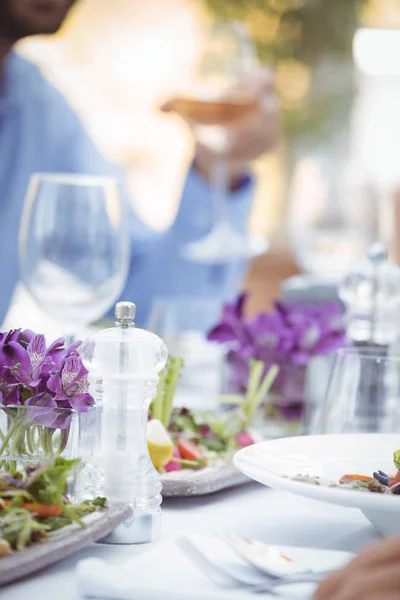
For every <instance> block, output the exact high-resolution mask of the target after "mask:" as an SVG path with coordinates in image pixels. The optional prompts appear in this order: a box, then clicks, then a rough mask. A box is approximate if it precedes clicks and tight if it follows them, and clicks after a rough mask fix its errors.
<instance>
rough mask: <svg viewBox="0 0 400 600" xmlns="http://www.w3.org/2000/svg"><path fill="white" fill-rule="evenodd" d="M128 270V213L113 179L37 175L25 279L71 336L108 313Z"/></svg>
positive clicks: (23, 247) (25, 225)
mask: <svg viewBox="0 0 400 600" xmlns="http://www.w3.org/2000/svg"><path fill="white" fill-rule="evenodd" d="M128 265H129V231H128V227H127V214H126V208H125V204H124V202H123V200H122V198H121V197H120V194H119V191H118V183H117V181H116V180H115V179H113V178H107V177H95V176H89V175H74V174H61V173H58V174H57V173H56V174H50V173H49V174H47V173H36V174H34V175H33V176H32V177H31V180H30V183H29V187H28V191H27V195H26V199H25V207H24V211H23V216H22V221H21V230H20V267H21V278H22V282H23V283H24V285H25V286H26V288H27V290H28V291H29V293H30V294H31V296H32V297H33V299H34V300H35V301H36V303H37V304H38V305H39V307H40V308H41V309H42V310H44V311H45V312H46V313H48V314H49V315H50V316H52V317H54V318H56V319H57V320H58V321H59V322H60V324H62V327H63V328H64V333H65V334H66V335H67V337H73V336H74V335H75V334H76V333H77V332H78V331H79V330H80V329H81V328H83V327H85V326H87V325H89V324H91V323H93V322H95V321H96V320H98V319H100V318H101V317H102V316H104V315H105V314H106V313H107V311H108V310H109V309H110V308H111V307H112V305H113V304H114V302H115V301H116V300H117V299H118V297H119V296H120V294H121V292H122V289H123V286H124V284H125V280H126V277H127V273H128Z"/></svg>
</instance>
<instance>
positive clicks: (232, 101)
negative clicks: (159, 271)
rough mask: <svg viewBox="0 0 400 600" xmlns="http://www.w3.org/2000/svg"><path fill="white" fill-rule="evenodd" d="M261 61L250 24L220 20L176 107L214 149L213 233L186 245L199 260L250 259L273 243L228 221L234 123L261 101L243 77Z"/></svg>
mask: <svg viewBox="0 0 400 600" xmlns="http://www.w3.org/2000/svg"><path fill="white" fill-rule="evenodd" d="M259 69H260V65H259V62H258V59H257V56H256V53H255V49H254V46H253V43H252V41H251V38H250V36H249V34H248V31H247V29H246V26H245V24H243V23H238V22H233V23H231V22H228V23H217V24H215V25H214V26H213V27H211V28H210V30H209V31H208V34H207V35H206V36H205V42H204V51H203V53H202V55H201V57H200V60H199V61H198V64H197V66H196V69H195V72H194V76H193V81H190V82H189V84H188V85H186V86H184V87H183V91H182V93H181V95H180V96H178V97H177V98H175V100H174V108H175V110H176V111H177V112H178V113H180V114H181V115H182V116H183V117H184V118H185V119H186V120H187V121H188V122H189V123H190V124H191V126H192V129H193V131H194V135H195V137H196V139H197V140H198V141H199V142H201V143H202V144H203V145H205V146H207V147H209V148H210V149H211V150H213V152H214V153H215V161H214V165H213V173H212V182H211V183H212V189H213V212H214V214H213V226H212V229H211V232H210V233H209V234H208V235H207V236H206V237H204V238H203V239H200V240H199V241H196V242H192V243H191V244H188V245H187V246H186V247H185V248H184V251H183V252H184V256H185V257H186V258H187V259H189V260H191V261H195V262H200V263H212V264H213V263H219V262H228V261H231V260H238V259H241V258H251V257H252V256H255V255H257V254H262V253H264V252H265V251H266V250H267V248H268V242H267V240H266V239H261V238H260V237H253V238H252V237H251V236H248V235H247V234H246V233H241V232H239V231H237V230H236V229H234V228H232V226H231V224H230V222H229V215H228V211H229V206H228V173H227V160H226V155H227V152H228V150H229V147H230V126H232V125H234V124H235V123H237V122H239V121H241V120H242V119H246V118H249V117H251V115H252V114H253V113H254V112H255V111H257V110H258V103H259V100H258V99H257V98H255V97H254V95H253V94H251V93H250V92H249V91H248V89H246V86H245V85H244V81H245V79H246V78H248V77H249V76H250V77H251V76H254V77H255V76H257V73H258V71H259Z"/></svg>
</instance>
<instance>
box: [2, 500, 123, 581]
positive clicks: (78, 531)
mask: <svg viewBox="0 0 400 600" xmlns="http://www.w3.org/2000/svg"><path fill="white" fill-rule="evenodd" d="M131 514H132V509H131V508H130V507H129V506H127V505H125V504H124V505H122V504H121V505H118V506H113V507H111V508H107V509H104V510H100V511H96V512H94V513H91V514H89V515H86V517H84V518H83V521H84V522H85V524H86V527H85V528H84V529H83V528H81V527H79V525H75V524H73V525H69V526H68V527H65V528H64V529H60V530H59V531H57V532H56V533H55V534H54V535H53V536H52V537H51V538H50V539H48V540H46V541H44V542H41V543H38V544H34V545H33V546H29V547H28V548H26V549H25V550H21V551H20V552H13V554H10V555H9V556H4V557H3V558H0V587H1V586H3V585H5V584H7V583H12V582H13V581H17V579H21V578H22V577H25V576H26V575H30V574H32V573H36V572H37V571H39V570H41V569H44V568H45V567H48V566H50V565H53V564H55V563H57V562H59V561H60V560H62V559H63V558H66V557H67V556H70V555H71V554H74V553H75V552H77V551H78V550H81V549H82V548H84V547H85V546H88V545H89V544H91V543H92V542H97V541H98V540H101V539H102V538H104V537H106V536H107V535H108V534H109V533H111V532H112V531H113V530H114V529H115V528H116V527H117V526H118V525H121V524H122V523H124V521H126V520H127V519H128V518H129V517H130V516H131Z"/></svg>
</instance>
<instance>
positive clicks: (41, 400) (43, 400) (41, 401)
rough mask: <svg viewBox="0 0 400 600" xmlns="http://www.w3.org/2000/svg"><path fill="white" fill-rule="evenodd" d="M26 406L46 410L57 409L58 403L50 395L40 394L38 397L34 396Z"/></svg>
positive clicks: (28, 400) (27, 401) (26, 402)
mask: <svg viewBox="0 0 400 600" xmlns="http://www.w3.org/2000/svg"><path fill="white" fill-rule="evenodd" d="M25 406H40V407H46V408H56V407H57V402H56V401H55V399H54V398H53V397H52V396H50V394H46V393H43V394H38V395H37V396H32V397H31V398H28V399H27V400H26V401H25Z"/></svg>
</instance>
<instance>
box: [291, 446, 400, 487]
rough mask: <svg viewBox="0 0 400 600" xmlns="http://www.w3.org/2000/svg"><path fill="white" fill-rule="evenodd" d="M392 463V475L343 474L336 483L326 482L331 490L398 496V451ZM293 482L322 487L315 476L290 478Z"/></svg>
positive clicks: (381, 472) (320, 480) (399, 467)
mask: <svg viewBox="0 0 400 600" xmlns="http://www.w3.org/2000/svg"><path fill="white" fill-rule="evenodd" d="M393 463H394V466H395V468H396V473H395V474H394V475H389V474H388V473H385V472H384V471H380V470H378V471H375V472H374V473H373V474H372V476H370V475H362V474H357V473H345V474H344V475H342V477H341V478H340V479H339V482H338V483H335V482H328V483H327V485H328V486H329V487H331V488H342V489H350V490H359V491H362V492H373V493H375V494H394V495H400V450H396V452H395V453H394V456H393ZM291 479H292V480H293V481H299V482H302V483H311V484H314V485H324V484H325V482H323V481H322V479H320V478H319V477H317V476H313V475H296V476H295V477H292V478H291Z"/></svg>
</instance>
